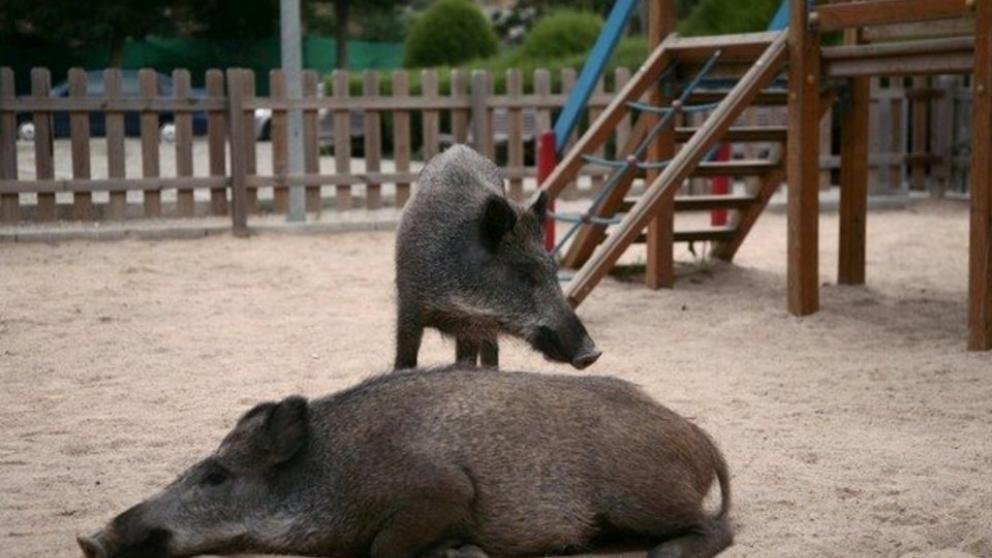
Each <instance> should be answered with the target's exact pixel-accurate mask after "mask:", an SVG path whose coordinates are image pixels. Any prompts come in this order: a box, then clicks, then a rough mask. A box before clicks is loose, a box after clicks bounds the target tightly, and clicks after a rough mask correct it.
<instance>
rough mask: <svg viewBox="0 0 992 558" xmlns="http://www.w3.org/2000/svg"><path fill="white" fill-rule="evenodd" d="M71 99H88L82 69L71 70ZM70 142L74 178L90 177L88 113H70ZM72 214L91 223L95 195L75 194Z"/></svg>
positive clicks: (84, 74)
mask: <svg viewBox="0 0 992 558" xmlns="http://www.w3.org/2000/svg"><path fill="white" fill-rule="evenodd" d="M69 97H73V98H77V99H79V98H86V72H85V71H83V69H82V68H72V69H70V70H69ZM69 141H70V143H71V146H72V177H73V178H89V177H90V115H89V113H86V112H70V113H69ZM72 214H73V218H74V219H78V220H80V221H91V220H93V218H94V215H93V194H92V193H90V192H73V194H72Z"/></svg>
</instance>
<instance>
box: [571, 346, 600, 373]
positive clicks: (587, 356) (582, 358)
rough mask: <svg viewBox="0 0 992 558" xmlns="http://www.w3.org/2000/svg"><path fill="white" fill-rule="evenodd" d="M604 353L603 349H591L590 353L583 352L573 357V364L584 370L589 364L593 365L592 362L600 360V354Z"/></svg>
mask: <svg viewBox="0 0 992 558" xmlns="http://www.w3.org/2000/svg"><path fill="white" fill-rule="evenodd" d="M602 354H603V352H602V351H599V350H595V349H593V350H592V351H590V352H588V353H583V354H581V355H579V356H577V357H575V358H574V359H572V366H574V367H575V368H577V369H579V370H582V369H583V368H586V367H588V366H589V365H591V364H592V363H594V362H596V361H597V360H599V356H600V355H602Z"/></svg>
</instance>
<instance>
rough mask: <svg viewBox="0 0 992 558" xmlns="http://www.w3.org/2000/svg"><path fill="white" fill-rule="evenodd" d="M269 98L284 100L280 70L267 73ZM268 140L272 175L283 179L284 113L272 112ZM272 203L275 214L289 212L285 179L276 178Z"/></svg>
mask: <svg viewBox="0 0 992 558" xmlns="http://www.w3.org/2000/svg"><path fill="white" fill-rule="evenodd" d="M269 98H270V99H272V100H273V101H282V100H284V99H285V98H286V75H285V74H284V73H283V71H282V70H271V71H269ZM269 139H270V140H271V141H272V174H273V175H275V176H276V177H280V176H282V177H284V176H285V175H286V173H287V169H288V166H287V165H288V161H289V152H288V150H287V149H286V146H287V144H288V143H289V138H288V137H287V129H286V111H285V110H283V109H273V110H272V120H271V121H270V125H269ZM272 203H273V205H274V210H275V212H276V213H286V212H288V211H289V189H288V188H287V186H286V180H285V178H277V179H276V182H275V186H274V188H273V191H272Z"/></svg>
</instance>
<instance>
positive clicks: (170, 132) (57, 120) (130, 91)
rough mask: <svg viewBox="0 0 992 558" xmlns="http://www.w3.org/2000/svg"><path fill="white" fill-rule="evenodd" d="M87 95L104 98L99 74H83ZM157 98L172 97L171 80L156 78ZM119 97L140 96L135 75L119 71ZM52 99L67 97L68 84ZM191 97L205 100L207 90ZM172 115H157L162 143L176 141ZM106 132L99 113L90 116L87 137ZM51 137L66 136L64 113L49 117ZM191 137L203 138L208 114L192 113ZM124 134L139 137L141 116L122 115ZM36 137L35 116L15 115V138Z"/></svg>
mask: <svg viewBox="0 0 992 558" xmlns="http://www.w3.org/2000/svg"><path fill="white" fill-rule="evenodd" d="M86 81H87V84H86V94H87V96H88V97H104V95H105V94H106V84H105V83H104V81H103V72H102V71H89V72H86ZM157 85H158V91H157V93H158V95H159V96H160V97H172V94H173V87H172V78H171V77H169V76H168V75H166V74H162V73H159V74H158V83H157ZM121 94H122V96H123V97H125V98H134V97H138V96H139V90H138V71H137V70H122V71H121ZM50 96H51V97H68V96H69V84H68V82H62V83H60V84H58V85H56V86H55V87H53V88H52V91H51V93H50ZM190 96H192V97H194V98H202V97H205V96H206V90H204V89H202V88H198V87H193V88H191V89H190ZM174 121H175V114H174V113H172V112H169V111H163V112H159V113H158V122H159V137H160V138H161V139H162V140H163V141H174V140H175V137H176V127H175V124H174ZM106 132H107V126H106V118H105V116H104V113H102V112H91V113H90V136H92V137H102V136H105V135H106ZM52 133H53V135H54V137H57V138H64V137H68V136H69V113H68V112H66V111H56V112H53V113H52ZM193 133H194V134H195V135H203V134H206V133H207V114H206V112H204V111H196V112H194V113H193ZM124 134H125V135H127V136H139V135H141V116H140V114H139V113H137V112H133V111H132V112H125V113H124ZM34 136H35V129H34V115H33V114H32V113H29V112H23V113H18V115H17V137H19V138H20V139H23V140H27V141H33V140H34Z"/></svg>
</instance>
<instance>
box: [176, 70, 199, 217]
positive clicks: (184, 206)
mask: <svg viewBox="0 0 992 558" xmlns="http://www.w3.org/2000/svg"><path fill="white" fill-rule="evenodd" d="M172 89H173V96H174V97H175V98H176V99H177V100H183V99H187V98H189V96H190V78H189V72H188V71H187V70H183V69H176V70H173V71H172ZM174 114H175V126H176V176H177V177H180V178H182V177H192V176H193V113H191V112H189V111H185V110H181V111H176V112H175V113H174ZM193 213H194V200H193V189H192V188H179V189H178V191H177V192H176V214H177V215H178V216H179V217H192V216H193Z"/></svg>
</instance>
